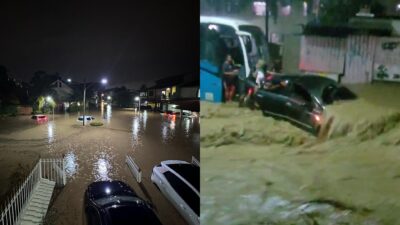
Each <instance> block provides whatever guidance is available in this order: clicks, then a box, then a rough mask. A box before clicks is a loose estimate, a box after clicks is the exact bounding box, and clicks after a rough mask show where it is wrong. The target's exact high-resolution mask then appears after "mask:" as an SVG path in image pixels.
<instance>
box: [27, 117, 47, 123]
mask: <svg viewBox="0 0 400 225" xmlns="http://www.w3.org/2000/svg"><path fill="white" fill-rule="evenodd" d="M31 118H32V119H33V120H35V121H36V122H38V123H42V122H47V121H48V120H49V118H48V117H47V116H46V115H33V116H32V117H31Z"/></svg>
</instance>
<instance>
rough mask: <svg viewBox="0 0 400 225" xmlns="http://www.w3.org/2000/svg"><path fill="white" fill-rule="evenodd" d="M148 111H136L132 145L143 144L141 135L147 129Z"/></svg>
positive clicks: (133, 122) (133, 121)
mask: <svg viewBox="0 0 400 225" xmlns="http://www.w3.org/2000/svg"><path fill="white" fill-rule="evenodd" d="M147 117H148V115H147V111H144V112H138V113H135V115H134V117H133V119H132V147H134V146H138V145H140V144H141V135H142V134H143V133H144V131H146V125H147Z"/></svg>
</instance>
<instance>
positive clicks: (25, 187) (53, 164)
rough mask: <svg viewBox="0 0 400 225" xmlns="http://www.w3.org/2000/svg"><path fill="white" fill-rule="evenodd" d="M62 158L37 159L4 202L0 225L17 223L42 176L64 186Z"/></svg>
mask: <svg viewBox="0 0 400 225" xmlns="http://www.w3.org/2000/svg"><path fill="white" fill-rule="evenodd" d="M64 171H65V170H64V162H63V160H62V159H39V162H38V163H37V164H36V165H35V167H34V168H33V170H32V172H31V173H30V174H29V175H28V177H27V178H26V179H25V181H24V182H23V183H22V184H21V186H20V187H19V188H18V190H17V191H16V192H15V194H14V195H13V197H12V198H11V200H9V202H8V203H6V206H5V208H4V209H3V211H2V212H1V217H0V225H12V224H17V222H18V220H19V218H20V216H21V214H22V212H23V210H24V208H25V206H26V205H27V203H28V202H29V200H30V198H31V197H32V192H33V190H34V189H35V188H36V185H37V184H38V183H39V181H40V180H41V179H42V178H46V179H49V180H51V181H54V182H56V186H59V187H60V186H64V185H65V184H66V177H65V172H64Z"/></svg>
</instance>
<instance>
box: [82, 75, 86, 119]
mask: <svg viewBox="0 0 400 225" xmlns="http://www.w3.org/2000/svg"><path fill="white" fill-rule="evenodd" d="M85 108H86V79H85V80H84V81H83V126H85V113H86V111H85V110H86V109H85Z"/></svg>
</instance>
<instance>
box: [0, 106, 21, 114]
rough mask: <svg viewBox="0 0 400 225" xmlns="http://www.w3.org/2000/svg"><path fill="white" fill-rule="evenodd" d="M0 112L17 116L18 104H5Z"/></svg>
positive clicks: (0, 108)
mask: <svg viewBox="0 0 400 225" xmlns="http://www.w3.org/2000/svg"><path fill="white" fill-rule="evenodd" d="M0 114H1V115H4V116H16V115H17V106H16V105H3V106H1V107H0Z"/></svg>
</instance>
